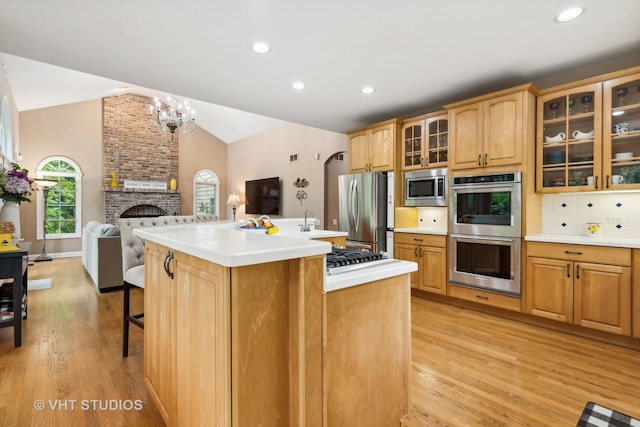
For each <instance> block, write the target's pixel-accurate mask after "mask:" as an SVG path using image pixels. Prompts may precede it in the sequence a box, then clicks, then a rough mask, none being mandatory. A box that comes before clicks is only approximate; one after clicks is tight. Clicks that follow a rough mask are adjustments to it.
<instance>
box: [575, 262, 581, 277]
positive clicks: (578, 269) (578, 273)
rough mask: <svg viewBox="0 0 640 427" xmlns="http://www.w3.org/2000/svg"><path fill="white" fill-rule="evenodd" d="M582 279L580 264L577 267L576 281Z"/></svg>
mask: <svg viewBox="0 0 640 427" xmlns="http://www.w3.org/2000/svg"><path fill="white" fill-rule="evenodd" d="M579 278H580V264H578V265H576V279H579Z"/></svg>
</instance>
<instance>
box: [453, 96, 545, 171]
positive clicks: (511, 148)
mask: <svg viewBox="0 0 640 427" xmlns="http://www.w3.org/2000/svg"><path fill="white" fill-rule="evenodd" d="M535 92H536V90H535V87H534V86H533V85H531V84H527V85H523V86H518V87H516V88H512V89H509V90H505V91H501V92H496V93H494V94H489V95H485V96H482V97H478V98H474V99H471V100H467V101H463V102H458V103H455V104H449V105H447V106H446V108H447V109H448V110H449V123H448V126H449V140H450V144H449V145H450V147H449V167H450V168H451V169H452V170H461V169H475V168H485V167H502V166H511V165H516V166H517V165H521V164H522V163H523V161H524V157H523V156H524V154H523V153H525V152H526V148H525V146H526V144H528V143H529V142H530V141H529V138H530V135H532V133H533V127H532V126H533V123H534V122H533V118H534V114H535V111H534V105H535Z"/></svg>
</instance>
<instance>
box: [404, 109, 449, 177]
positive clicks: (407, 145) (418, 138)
mask: <svg viewBox="0 0 640 427" xmlns="http://www.w3.org/2000/svg"><path fill="white" fill-rule="evenodd" d="M401 146H402V153H401V156H400V158H401V159H402V170H413V169H425V168H435V167H447V154H448V146H449V127H448V116H447V112H446V111H438V112H436V113H431V114H426V115H424V116H420V117H416V118H413V119H409V120H406V121H405V122H404V124H403V126H402V144H401Z"/></svg>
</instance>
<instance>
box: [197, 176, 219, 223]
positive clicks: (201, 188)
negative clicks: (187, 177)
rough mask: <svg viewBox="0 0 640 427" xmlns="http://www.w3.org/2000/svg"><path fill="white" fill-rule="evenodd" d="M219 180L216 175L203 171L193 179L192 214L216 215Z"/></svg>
mask: <svg viewBox="0 0 640 427" xmlns="http://www.w3.org/2000/svg"><path fill="white" fill-rule="evenodd" d="M219 189H220V180H219V179H218V175H216V174H215V173H214V172H211V171H210V170H207V169H203V170H201V171H199V172H197V173H196V175H195V177H194V179H193V212H194V213H195V214H196V215H218V204H219V203H218V201H219V194H220V192H219Z"/></svg>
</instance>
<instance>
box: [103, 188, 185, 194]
mask: <svg viewBox="0 0 640 427" xmlns="http://www.w3.org/2000/svg"><path fill="white" fill-rule="evenodd" d="M102 190H103V191H105V192H109V193H161V194H180V193H181V192H182V191H181V190H160V189H154V188H123V187H116V188H113V187H104V188H103V189H102Z"/></svg>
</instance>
